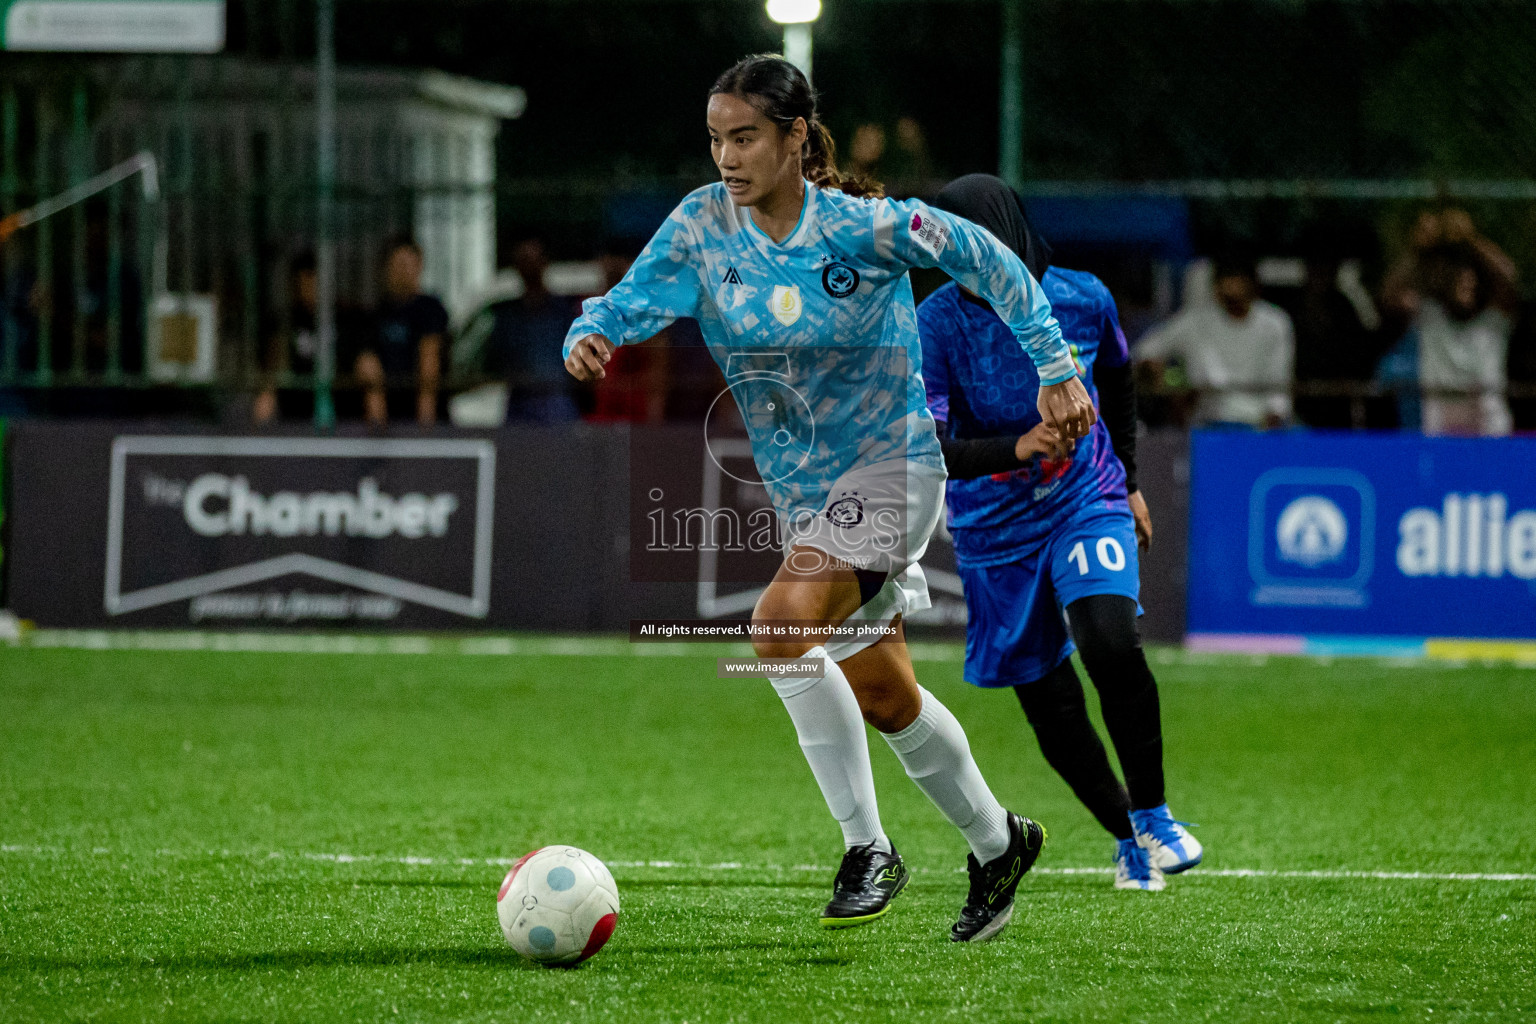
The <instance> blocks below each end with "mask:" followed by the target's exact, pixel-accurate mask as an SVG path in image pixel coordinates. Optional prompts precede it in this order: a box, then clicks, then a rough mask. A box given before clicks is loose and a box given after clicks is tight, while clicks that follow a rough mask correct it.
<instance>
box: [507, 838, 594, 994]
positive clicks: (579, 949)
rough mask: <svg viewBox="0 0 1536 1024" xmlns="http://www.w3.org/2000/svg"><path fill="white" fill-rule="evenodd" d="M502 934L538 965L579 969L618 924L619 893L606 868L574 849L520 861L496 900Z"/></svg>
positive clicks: (554, 849)
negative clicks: (575, 967) (565, 966)
mask: <svg viewBox="0 0 1536 1024" xmlns="http://www.w3.org/2000/svg"><path fill="white" fill-rule="evenodd" d="M496 916H497V917H498V918H500V919H501V934H502V935H504V936H506V939H507V942H508V943H509V944H510V945H511V946H512V948H513V949H515V950H517V951H518V952H519V953H521V954H522V955H523V956H525V957H527V958H528V959H529V960H532V961H533V962H534V963H539V964H547V965H550V966H555V965H560V964H563V965H567V966H568V965H571V964H579V963H581V962H582V961H583V960H585V959H587V958H588V957H590V956H592V955H593V954H594V953H596V952H597V951H598V950H600V949H602V948H603V943H605V942H607V941H608V937H609V936H610V935H612V934H613V929H614V926H615V925H617V924H618V921H619V887H618V886H617V885H615V884H614V882H613V875H612V874H611V873H609V871H608V868H607V866H606V865H605V864H604V863H603V862H602V861H600V860H598V859H597V858H596V857H594V856H592V855H591V854H590V853H588V852H586V851H585V850H578V849H576V847H574V846H544V847H540V848H539V849H537V850H530V851H529V852H528V853H525V854H523V855H522V856H521V857H519V858H518V860H517V863H516V864H513V865H512V870H511V871H508V872H507V877H506V879H505V880H504V881H503V882H502V883H501V891H500V892H498V893H497V894H496Z"/></svg>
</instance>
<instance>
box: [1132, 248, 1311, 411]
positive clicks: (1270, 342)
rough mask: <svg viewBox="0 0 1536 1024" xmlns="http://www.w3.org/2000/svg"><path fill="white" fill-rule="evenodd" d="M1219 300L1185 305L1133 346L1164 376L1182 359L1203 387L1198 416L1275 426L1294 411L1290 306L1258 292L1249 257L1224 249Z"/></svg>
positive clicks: (1218, 265)
mask: <svg viewBox="0 0 1536 1024" xmlns="http://www.w3.org/2000/svg"><path fill="white" fill-rule="evenodd" d="M1213 275H1214V291H1215V298H1216V302H1215V303H1214V304H1211V303H1195V304H1191V305H1187V306H1186V307H1185V308H1184V309H1182V310H1180V311H1179V312H1178V313H1177V314H1175V315H1174V316H1173V317H1172V318H1171V319H1169V320H1168V321H1167V322H1166V323H1163V324H1161V325H1160V326H1158V327H1154V328H1153V329H1152V330H1151V331H1149V332H1148V333H1147V334H1146V335H1145V336H1144V337H1143V338H1142V339H1141V341H1140V342H1138V343H1137V345H1136V348H1135V350H1134V352H1133V353H1132V354H1133V355H1134V356H1135V358H1136V359H1137V361H1139V362H1141V363H1143V364H1145V365H1149V366H1151V367H1152V371H1153V373H1154V375H1160V373H1161V367H1162V365H1163V364H1165V363H1168V362H1171V361H1174V360H1177V361H1179V362H1180V363H1182V364H1183V366H1184V373H1185V375H1186V376H1187V377H1188V379H1189V384H1190V386H1191V387H1192V388H1194V389H1196V390H1197V391H1198V392H1199V393H1200V397H1199V401H1198V404H1197V405H1196V407H1195V420H1196V422H1199V423H1241V424H1246V425H1247V426H1251V427H1258V428H1269V427H1278V426H1280V425H1282V424H1284V423H1285V422H1287V421H1288V420H1289V419H1290V418H1291V392H1290V388H1291V374H1292V367H1293V365H1294V363H1295V358H1296V340H1295V333H1294V331H1293V329H1292V326H1291V318H1290V316H1289V314H1287V313H1286V312H1285V310H1283V309H1281V308H1280V307H1279V306H1276V305H1274V304H1273V303H1270V302H1266V301H1264V300H1263V299H1261V298H1259V279H1258V272H1257V269H1256V267H1255V265H1254V261H1253V260H1252V259H1248V258H1246V257H1240V256H1223V257H1220V258H1218V259H1217V260H1216V261H1215V265H1214V267H1213Z"/></svg>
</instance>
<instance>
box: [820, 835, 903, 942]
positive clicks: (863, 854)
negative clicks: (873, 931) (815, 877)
mask: <svg viewBox="0 0 1536 1024" xmlns="http://www.w3.org/2000/svg"><path fill="white" fill-rule="evenodd" d="M910 877H911V876H910V875H908V874H907V866H906V865H905V864H903V863H902V862H901V854H899V853H897V852H896V847H895V846H892V847H891V852H890V853H881V852H880V851H879V850H877V849H875V844H874V843H867V844H865V845H864V846H855V847H854V848H853V849H851V850H849V851H848V852H847V853H845V854H843V865H842V867H840V868H838V869H837V877H836V878H835V879H833V881H832V902H831V903H828V904H827V906H826V909H825V910H823V911H822V912H821V923H822V926H823V927H825V928H853V927H855V926H856V925H861V924H869V922H871V921H875V920H878V919H880V918H881V917H884V916H885V912H886V911H887V910H889V909H891V900H893V899H895V898H896V894H897V893H899V892H901V890H903V889H905V888H906V887H907V880H908V879H909V878H910Z"/></svg>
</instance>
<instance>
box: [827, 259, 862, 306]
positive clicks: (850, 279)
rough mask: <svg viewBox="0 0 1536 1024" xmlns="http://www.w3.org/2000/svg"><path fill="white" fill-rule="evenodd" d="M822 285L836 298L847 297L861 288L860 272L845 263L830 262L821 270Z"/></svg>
mask: <svg viewBox="0 0 1536 1024" xmlns="http://www.w3.org/2000/svg"><path fill="white" fill-rule="evenodd" d="M821 286H822V287H823V288H825V289H826V290H827V294H828V295H830V296H832V297H833V298H834V299H846V298H847V297H848V296H850V295H852V294H853V293H854V292H856V291H858V288H859V272H858V271H857V270H854V269H853V268H852V267H850V266H848V265H846V264H843V263H829V264H827V267H826V269H825V270H823V271H822V272H821Z"/></svg>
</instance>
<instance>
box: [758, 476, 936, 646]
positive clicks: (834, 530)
mask: <svg viewBox="0 0 1536 1024" xmlns="http://www.w3.org/2000/svg"><path fill="white" fill-rule="evenodd" d="M946 479H948V477H947V474H946V473H945V472H944V470H942V469H938V468H935V467H932V466H925V465H923V464H921V463H918V462H911V461H909V460H907V459H887V460H886V461H884V462H875V463H871V464H870V465H867V466H856V467H854V468H853V469H850V470H849V471H848V472H846V473H844V474H843V475H842V476H840V477H838V478H837V480H836V481H835V482H834V483H833V484H832V489H831V491H830V492H829V493H828V494H827V501H826V504H825V505H824V506H823V507H822V509H821V511H820V512H818V513H817V514H816V516H815V517H814V518H812V517H810V516H801V517H799V518H798V519H797V520H795V521H794V522H792V523H788V524H786V526H785V529H784V531H783V533H784V538H785V540H784V555H785V558H789V557H790V550H791V548H793V547H796V546H798V547H810V548H815V549H817V550H818V551H823V552H826V553H827V554H829V555H832V556H833V557H835V558H837V559H839V560H841V561H843V562H846V563H848V564H850V565H852V566H853V567H855V568H858V569H868V570H871V571H874V572H880V573H884V574H885V576H886V581H885V584H884V586H882V587H881V588H880V590H879V591H878V592H877V593H876V594H875V595H874V596H873V597H871V598H870V599H869V600H868V601H865V602H864V603H863V604H862V605H860V606H859V608H858V609H857V610H856V611H855V612H854V613H853V614H852V615H850V616H848V618H847V619H846V620H844V623H845V624H846V625H849V626H853V625H856V624H861V623H862V624H876V625H889V624H890V623H891V622H892V621H893V620H894V619H895V618H896V616H898V615H907V614H909V613H911V612H917V611H922V610H923V609H924V608H928V607H930V606H931V605H932V603H933V602H932V600H931V599H930V598H929V596H928V578H927V577H926V576H924V575H923V567H922V566H920V565H918V564H917V562H918V559H920V558H922V557H923V553H924V552H925V551H927V550H928V541H929V539H930V538H931V537H932V536H933V531H934V530H935V528H937V526H938V525H939V516H940V515H941V514H942V512H943V509H944V482H945V480H946ZM800 557H804V556H800ZM879 640H880V636H879V635H878V633H876V634H874V635H865V636H862V637H859V638H850V639H846V640H839V639H836V638H834V639H833V640H832V641H831V642H830V643H828V644H826V648H827V655H828V656H829V657H830V658H831V659H832V660H833V661H843V660H845V659H847V658H850V657H852V656H853V655H855V654H857V653H858V652H859V651H862V650H864V649H865V648H866V647H870V646H873V645H874V644H875V643H877V642H879Z"/></svg>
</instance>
